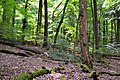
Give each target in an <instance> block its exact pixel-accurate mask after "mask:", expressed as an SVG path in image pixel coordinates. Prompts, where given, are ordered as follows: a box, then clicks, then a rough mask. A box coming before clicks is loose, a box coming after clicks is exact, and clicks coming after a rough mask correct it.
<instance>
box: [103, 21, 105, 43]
mask: <svg viewBox="0 0 120 80" xmlns="http://www.w3.org/2000/svg"><path fill="white" fill-rule="evenodd" d="M105 34H106V30H105V20H104V21H103V45H105V44H106V38H105Z"/></svg>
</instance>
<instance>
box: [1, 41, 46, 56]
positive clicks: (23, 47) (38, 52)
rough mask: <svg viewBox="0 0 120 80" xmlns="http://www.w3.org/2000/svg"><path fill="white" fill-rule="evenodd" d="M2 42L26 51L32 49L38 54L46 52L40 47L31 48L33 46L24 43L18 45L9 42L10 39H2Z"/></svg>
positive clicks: (31, 50)
mask: <svg viewBox="0 0 120 80" xmlns="http://www.w3.org/2000/svg"><path fill="white" fill-rule="evenodd" d="M0 44H4V45H9V46H12V47H16V48H19V49H22V50H26V51H30V52H33V53H36V54H44V52H45V50H42V49H40V48H31V47H28V46H27V47H25V46H24V45H17V44H14V43H11V42H8V41H0Z"/></svg>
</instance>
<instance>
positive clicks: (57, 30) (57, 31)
mask: <svg viewBox="0 0 120 80" xmlns="http://www.w3.org/2000/svg"><path fill="white" fill-rule="evenodd" d="M68 1H69V0H66V3H65V6H64V9H63V14H62V18H61V20H60V23H59V25H58V27H57V29H56V34H55V39H54V45H55V44H56V40H57V36H58V33H59V30H60V26H61V24H62V22H63V19H64V15H65V9H66V6H67V4H68Z"/></svg>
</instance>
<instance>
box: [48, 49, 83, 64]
mask: <svg viewBox="0 0 120 80" xmlns="http://www.w3.org/2000/svg"><path fill="white" fill-rule="evenodd" d="M49 56H50V58H52V59H54V60H63V61H73V62H78V61H81V59H80V57H78V56H76V55H74V54H70V53H69V52H68V51H65V50H63V49H54V50H53V49H50V50H49Z"/></svg>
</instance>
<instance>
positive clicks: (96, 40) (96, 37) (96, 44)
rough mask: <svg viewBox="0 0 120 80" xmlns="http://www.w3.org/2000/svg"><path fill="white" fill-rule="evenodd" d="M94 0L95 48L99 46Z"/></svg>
mask: <svg viewBox="0 0 120 80" xmlns="http://www.w3.org/2000/svg"><path fill="white" fill-rule="evenodd" d="M93 1H94V36H95V48H96V49H98V48H99V36H98V35H99V32H98V20H97V1H96V0H93Z"/></svg>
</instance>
